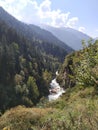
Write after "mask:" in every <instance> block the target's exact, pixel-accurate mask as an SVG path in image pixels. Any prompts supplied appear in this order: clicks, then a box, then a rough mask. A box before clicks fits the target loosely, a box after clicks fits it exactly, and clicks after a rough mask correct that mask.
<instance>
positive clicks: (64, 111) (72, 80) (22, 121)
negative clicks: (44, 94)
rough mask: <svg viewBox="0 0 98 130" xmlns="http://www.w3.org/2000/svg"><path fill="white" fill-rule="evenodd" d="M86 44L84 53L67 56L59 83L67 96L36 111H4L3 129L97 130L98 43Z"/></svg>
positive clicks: (0, 124) (22, 107) (45, 103)
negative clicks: (87, 45)
mask: <svg viewBox="0 0 98 130" xmlns="http://www.w3.org/2000/svg"><path fill="white" fill-rule="evenodd" d="M90 43H91V41H90ZM83 45H84V49H83V50H81V51H77V52H75V53H73V54H70V55H68V56H67V58H66V59H65V62H64V64H63V65H62V66H61V69H60V70H59V75H58V81H59V83H60V84H61V86H63V87H64V88H66V93H65V94H64V95H63V96H62V97H61V98H59V99H58V100H56V101H52V102H47V101H44V100H43V99H42V100H41V101H40V103H39V104H38V105H37V107H36V108H25V107H24V106H18V107H15V108H13V109H11V110H9V111H7V112H5V114H4V115H2V116H1V117H0V122H1V123H0V129H3V130H6V129H7V130H10V129H11V130H15V129H18V130H22V129H24V130H33V129H35V130H39V129H40V130H57V129H60V130H97V129H98V71H97V69H98V41H96V42H95V44H94V45H92V44H89V47H86V45H85V42H84V43H83ZM68 82H69V83H68ZM67 83H68V84H67ZM42 107H43V108H42Z"/></svg>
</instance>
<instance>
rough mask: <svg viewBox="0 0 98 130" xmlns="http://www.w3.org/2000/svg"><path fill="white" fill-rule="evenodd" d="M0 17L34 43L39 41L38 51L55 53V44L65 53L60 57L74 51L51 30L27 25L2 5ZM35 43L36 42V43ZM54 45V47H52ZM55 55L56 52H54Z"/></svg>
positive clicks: (59, 55)
mask: <svg viewBox="0 0 98 130" xmlns="http://www.w3.org/2000/svg"><path fill="white" fill-rule="evenodd" d="M0 19H1V20H3V21H5V23H6V24H7V25H9V26H10V27H12V28H13V29H15V30H16V31H17V33H18V34H19V35H22V36H24V37H26V38H27V39H28V40H29V41H30V42H31V43H32V44H34V43H35V42H37V43H38V44H36V46H37V50H38V51H41V50H42V51H44V52H46V53H51V54H52V53H53V52H54V51H55V50H53V46H55V47H57V48H60V49H62V53H63V54H60V53H61V52H60V53H59V54H58V57H62V56H61V55H64V54H65V53H66V54H67V53H69V52H71V51H73V49H71V48H70V47H69V46H67V45H66V44H64V43H63V42H61V41H60V40H59V39H57V38H56V37H55V36H53V35H52V34H51V33H50V32H48V31H46V30H44V29H41V28H40V27H38V26H35V25H27V24H25V23H22V22H20V21H18V20H17V19H15V18H14V17H13V16H11V15H10V14H8V13H7V12H6V11H5V10H4V9H3V8H2V7H0ZM34 45H35V44H34ZM47 46H48V48H51V52H49V50H47ZM51 46H52V47H51ZM53 55H54V54H53Z"/></svg>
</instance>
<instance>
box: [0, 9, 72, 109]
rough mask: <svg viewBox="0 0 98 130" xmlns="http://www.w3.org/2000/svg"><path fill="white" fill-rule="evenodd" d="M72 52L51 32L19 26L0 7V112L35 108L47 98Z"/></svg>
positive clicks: (35, 27)
mask: <svg viewBox="0 0 98 130" xmlns="http://www.w3.org/2000/svg"><path fill="white" fill-rule="evenodd" d="M72 50H73V49H71V48H70V47H68V46H67V45H65V44H64V43H63V42H61V41H60V40H58V39H57V38H56V37H54V36H53V35H52V34H51V33H50V32H48V31H45V30H43V29H40V28H39V27H37V26H34V25H27V24H25V23H22V22H20V21H18V20H17V19H15V18H14V17H12V16H11V15H10V14H8V13H7V12H6V11H5V10H4V9H3V8H1V7H0V111H5V110H6V109H8V108H11V107H13V106H17V105H20V104H21V105H25V106H34V105H36V103H37V102H39V100H40V98H42V97H44V96H46V95H48V93H49V91H48V86H49V83H50V81H51V79H52V76H53V74H54V72H55V71H56V70H57V69H58V67H59V65H60V64H61V62H62V61H63V60H64V58H65V56H66V55H67V54H68V53H69V52H71V51H72Z"/></svg>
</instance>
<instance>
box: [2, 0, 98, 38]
mask: <svg viewBox="0 0 98 130" xmlns="http://www.w3.org/2000/svg"><path fill="white" fill-rule="evenodd" d="M0 6H2V7H3V8H4V9H5V10H6V11H7V12H9V13H10V14H11V15H13V16H14V17H16V18H17V19H18V20H20V21H22V22H25V23H29V24H47V25H50V26H53V27H70V28H74V29H76V30H79V31H81V32H84V33H86V34H88V35H89V36H92V37H93V38H95V37H98V0H0Z"/></svg>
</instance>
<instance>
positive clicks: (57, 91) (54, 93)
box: [48, 72, 65, 101]
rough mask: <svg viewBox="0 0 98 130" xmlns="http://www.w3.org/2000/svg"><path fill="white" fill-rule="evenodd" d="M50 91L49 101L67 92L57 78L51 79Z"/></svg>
mask: <svg viewBox="0 0 98 130" xmlns="http://www.w3.org/2000/svg"><path fill="white" fill-rule="evenodd" d="M56 73H57V72H56ZM49 91H50V94H49V95H48V99H49V101H52V100H56V99H58V98H59V97H60V96H61V95H62V94H63V93H65V91H64V89H63V88H61V87H60V85H59V83H57V81H56V79H53V80H52V81H51V83H50V89H49Z"/></svg>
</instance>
